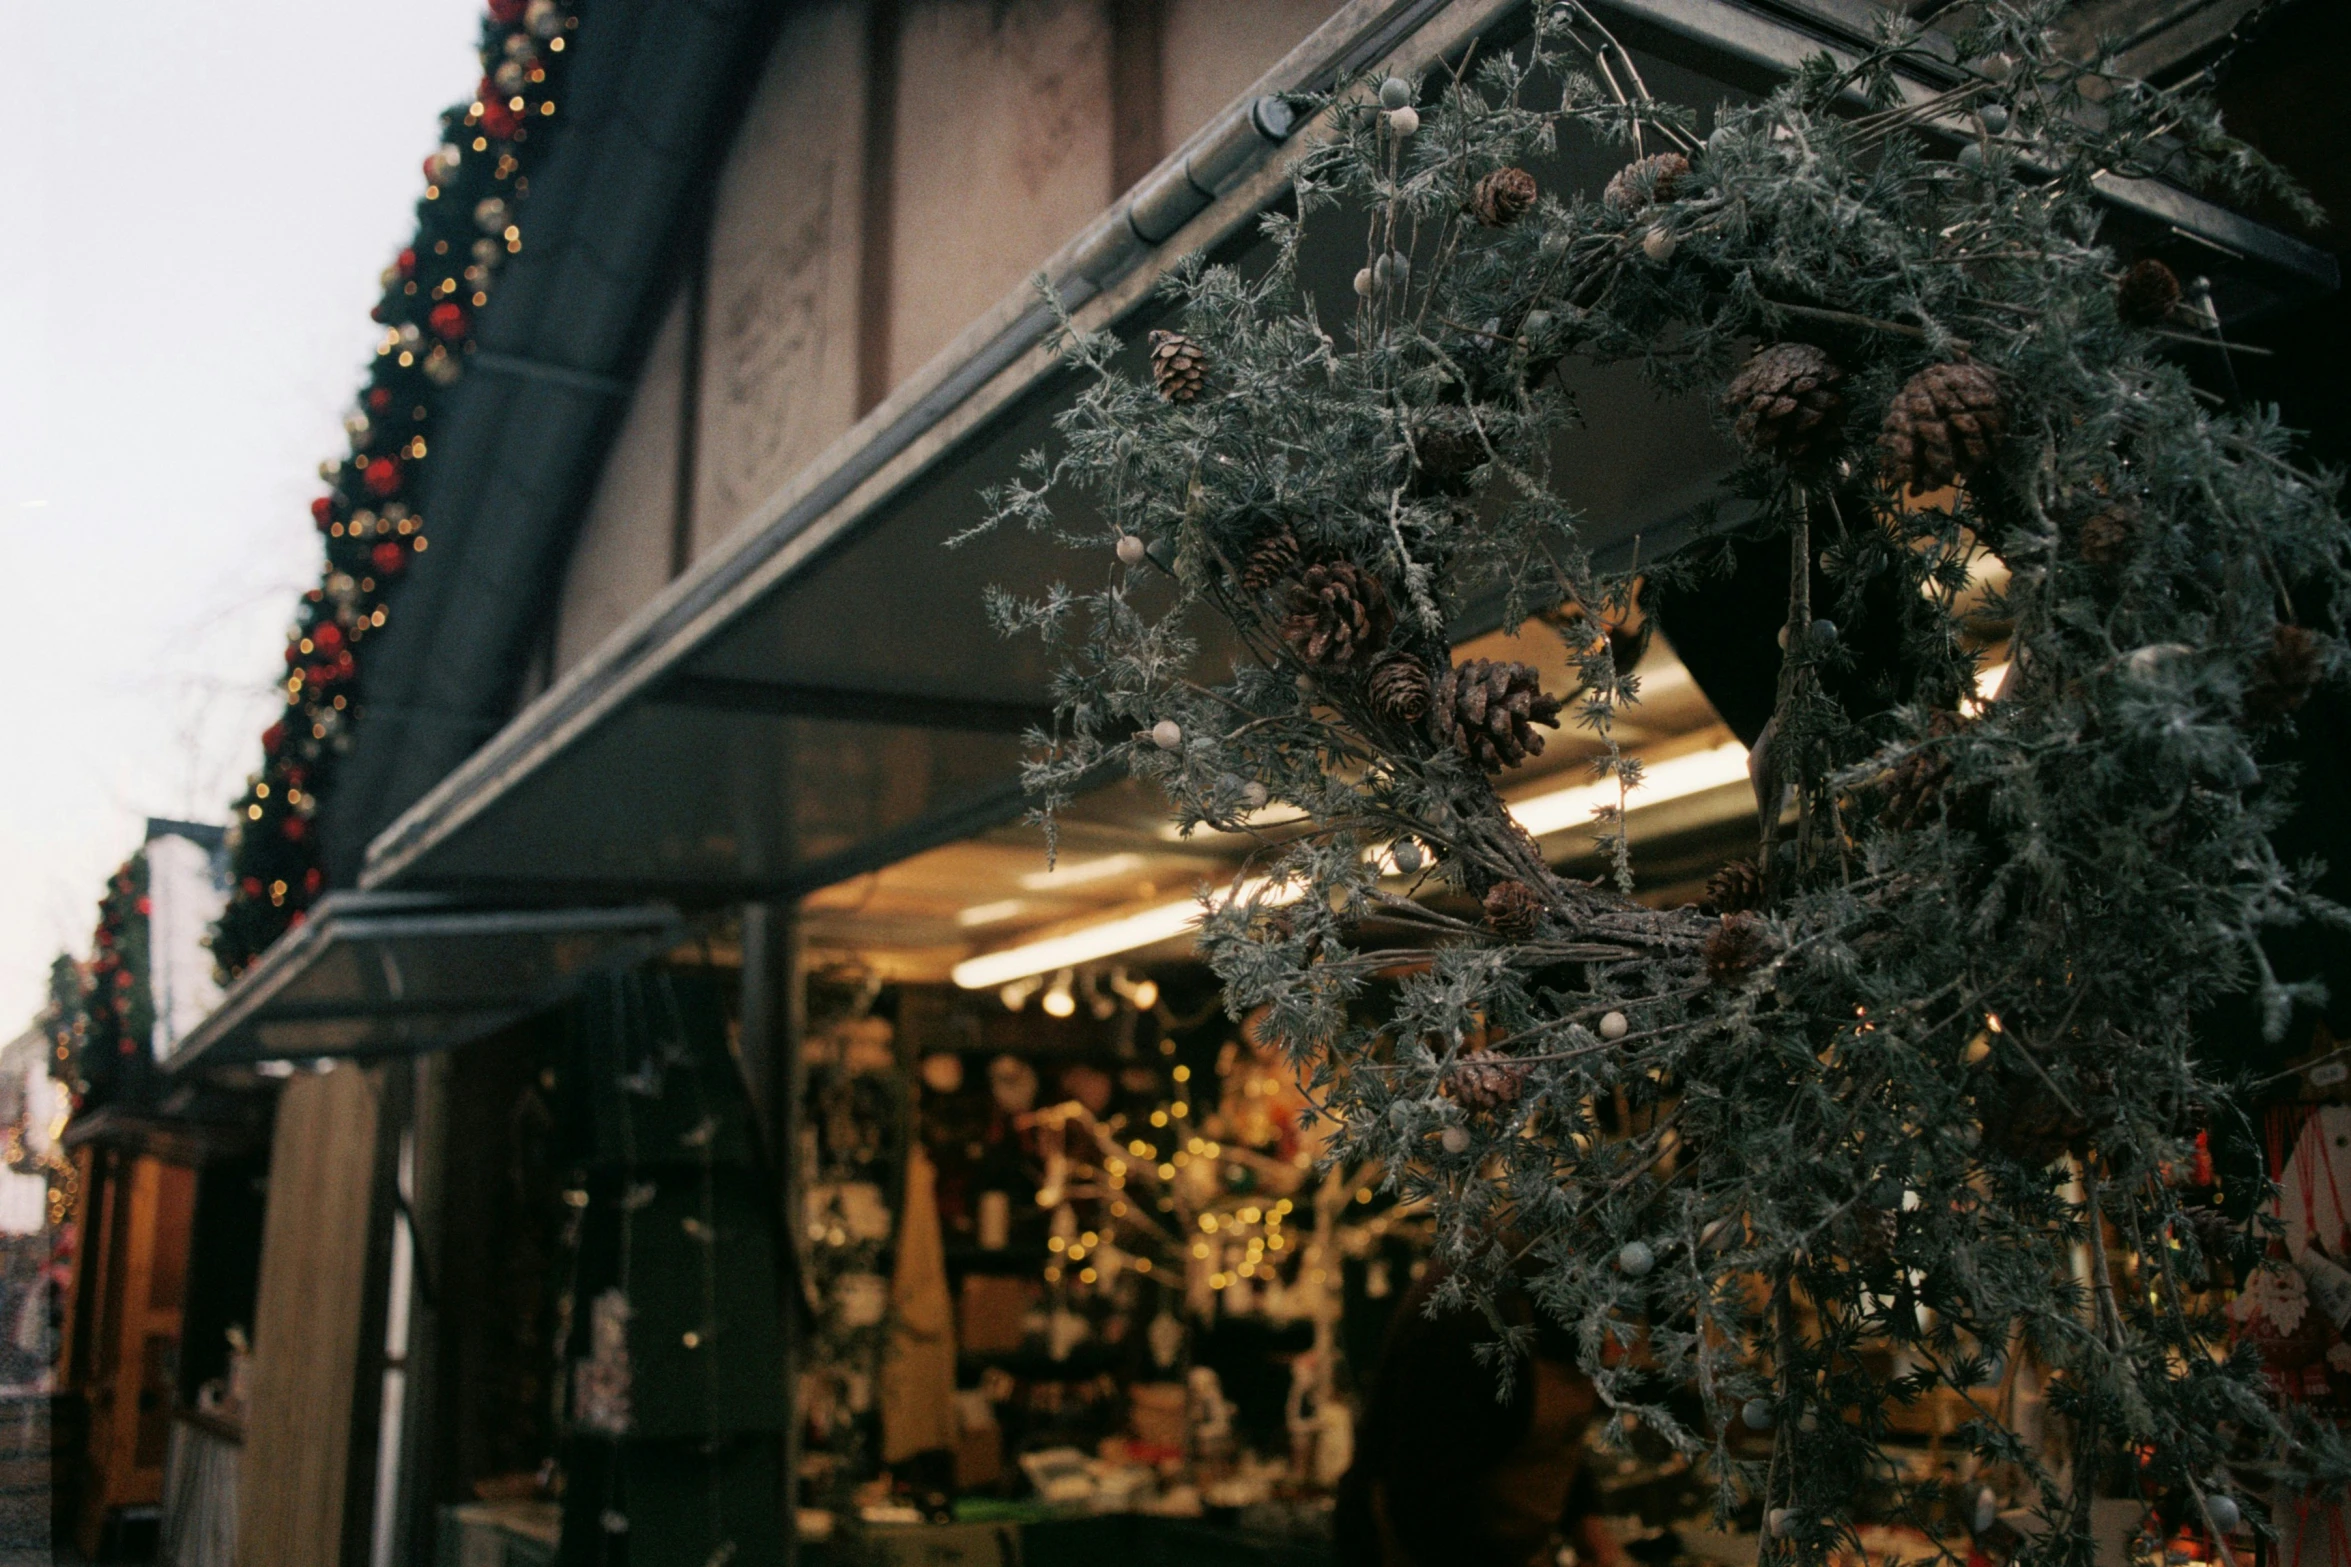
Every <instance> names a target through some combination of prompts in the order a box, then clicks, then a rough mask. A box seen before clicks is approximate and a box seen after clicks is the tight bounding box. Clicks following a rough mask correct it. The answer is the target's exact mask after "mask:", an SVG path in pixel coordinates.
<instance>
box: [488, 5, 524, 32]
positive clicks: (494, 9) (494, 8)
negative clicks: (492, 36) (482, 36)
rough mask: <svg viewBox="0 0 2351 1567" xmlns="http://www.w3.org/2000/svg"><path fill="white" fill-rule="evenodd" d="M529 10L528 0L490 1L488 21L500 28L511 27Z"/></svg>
mask: <svg viewBox="0 0 2351 1567" xmlns="http://www.w3.org/2000/svg"><path fill="white" fill-rule="evenodd" d="M529 9H530V0H490V20H491V21H493V22H496V23H497V24H498V25H499V26H501V27H512V26H513V25H514V24H515V23H517V22H519V21H521V20H522V14H523V12H525V11H527V10H529Z"/></svg>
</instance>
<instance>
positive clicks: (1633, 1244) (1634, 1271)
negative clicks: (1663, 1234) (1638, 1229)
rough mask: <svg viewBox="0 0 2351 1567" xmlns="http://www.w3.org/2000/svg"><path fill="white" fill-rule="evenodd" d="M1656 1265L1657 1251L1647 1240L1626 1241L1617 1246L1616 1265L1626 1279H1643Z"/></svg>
mask: <svg viewBox="0 0 2351 1567" xmlns="http://www.w3.org/2000/svg"><path fill="white" fill-rule="evenodd" d="M1656 1266H1657V1253H1656V1252H1654V1251H1652V1250H1651V1249H1650V1247H1649V1243H1648V1242H1647V1241H1626V1242H1625V1243H1624V1245H1622V1246H1621V1247H1619V1248H1617V1253H1616V1267H1617V1271H1618V1272H1620V1273H1622V1274H1623V1275H1624V1276H1625V1277H1626V1278H1628V1279H1645V1278H1647V1277H1648V1276H1649V1271H1650V1270H1651V1269H1652V1268H1654V1267H1656Z"/></svg>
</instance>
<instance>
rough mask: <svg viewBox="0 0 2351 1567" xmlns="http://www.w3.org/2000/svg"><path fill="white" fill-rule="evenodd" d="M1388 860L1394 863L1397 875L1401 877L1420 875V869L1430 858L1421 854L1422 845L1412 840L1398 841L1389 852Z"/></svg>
mask: <svg viewBox="0 0 2351 1567" xmlns="http://www.w3.org/2000/svg"><path fill="white" fill-rule="evenodd" d="M1388 858H1389V859H1390V860H1391V861H1393V862H1394V864H1395V866H1396V873H1397V874H1398V875H1400V876H1414V875H1418V874H1419V872H1420V868H1421V867H1422V866H1423V865H1425V864H1427V863H1428V857H1427V856H1426V855H1424V854H1422V853H1421V852H1420V845H1419V844H1417V843H1415V842H1414V841H1413V840H1411V839H1410V838H1399V839H1397V840H1396V841H1395V843H1394V844H1393V845H1391V846H1390V848H1389V850H1388Z"/></svg>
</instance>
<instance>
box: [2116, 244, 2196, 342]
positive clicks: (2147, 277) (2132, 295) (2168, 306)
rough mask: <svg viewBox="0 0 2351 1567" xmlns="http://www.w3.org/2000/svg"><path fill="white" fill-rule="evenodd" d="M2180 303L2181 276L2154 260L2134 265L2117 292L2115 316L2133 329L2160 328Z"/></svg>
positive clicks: (2125, 274) (2124, 276)
mask: <svg viewBox="0 0 2351 1567" xmlns="http://www.w3.org/2000/svg"><path fill="white" fill-rule="evenodd" d="M2179 302H2180V279H2179V274H2178V273H2176V272H2174V271H2172V269H2171V268H2169V267H2167V266H2165V265H2164V264H2163V263H2162V262H2160V261H2157V260H2156V259H2155V258H2154V257H2152V256H2149V257H2148V258H2146V259H2145V260H2143V261H2134V262H2132V263H2131V265H2130V268H2129V270H2127V271H2125V272H2124V273H2123V275H2122V281H2121V282H2120V283H2118V284H2116V285H2115V288H2114V310H2115V314H2117V315H2119V316H2121V317H2122V318H2123V319H2124V320H2125V321H2128V322H2129V323H2131V324H2132V325H2133V326H2160V325H2161V324H2162V323H2163V321H2164V319H2165V318H2166V317H2168V316H2169V315H2170V314H2171V312H2172V307H2173V306H2175V305H2177V304H2178V303H2179Z"/></svg>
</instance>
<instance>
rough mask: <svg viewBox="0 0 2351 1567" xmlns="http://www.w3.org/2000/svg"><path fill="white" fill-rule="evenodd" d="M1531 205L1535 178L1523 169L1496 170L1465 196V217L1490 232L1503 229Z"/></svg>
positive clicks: (1523, 214) (1532, 204)
mask: <svg viewBox="0 0 2351 1567" xmlns="http://www.w3.org/2000/svg"><path fill="white" fill-rule="evenodd" d="M1534 204H1535V177H1534V176H1533V175H1532V174H1529V173H1528V172H1527V171H1526V170H1524V169H1496V170H1495V171H1494V172H1493V173H1491V174H1489V175H1487V176H1486V177H1485V178H1484V179H1482V180H1480V181H1478V182H1477V187H1476V188H1475V189H1474V190H1472V191H1471V192H1470V193H1469V215H1470V216H1471V217H1473V218H1475V219H1477V220H1478V221H1479V222H1480V223H1482V224H1484V225H1485V226H1486V227H1487V228H1490V229H1506V228H1508V227H1510V225H1511V224H1513V223H1516V222H1517V221H1518V220H1519V219H1520V218H1522V217H1524V216H1526V214H1527V209H1529V208H1530V207H1532V206H1534Z"/></svg>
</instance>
